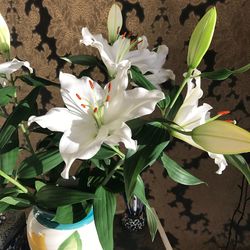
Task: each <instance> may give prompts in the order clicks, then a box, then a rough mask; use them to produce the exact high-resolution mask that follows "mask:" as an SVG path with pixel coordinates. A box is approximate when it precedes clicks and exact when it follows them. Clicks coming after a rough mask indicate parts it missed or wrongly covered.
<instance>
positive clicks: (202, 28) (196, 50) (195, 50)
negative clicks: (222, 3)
mask: <svg viewBox="0 0 250 250" xmlns="http://www.w3.org/2000/svg"><path fill="white" fill-rule="evenodd" d="M216 18H217V13H216V9H215V7H214V8H212V9H210V10H209V11H208V12H207V13H206V14H205V16H203V17H202V19H201V20H200V21H199V22H198V24H197V25H196V27H195V29H194V31H193V33H192V36H191V38H190V42H189V46H188V55H187V64H188V67H189V68H191V69H195V68H197V67H198V65H199V64H200V62H201V60H202V58H203V56H204V55H205V53H206V52H207V50H208V48H209V46H210V43H211V41H212V38H213V34H214V28H215V24H216Z"/></svg>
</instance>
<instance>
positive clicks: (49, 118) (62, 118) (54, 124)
mask: <svg viewBox="0 0 250 250" xmlns="http://www.w3.org/2000/svg"><path fill="white" fill-rule="evenodd" d="M77 119H79V117H77V116H75V115H73V114H71V113H70V112H69V110H68V109H66V108H52V109H50V110H49V111H48V112H47V114H45V115H42V116H31V117H30V118H29V120H28V126H30V124H31V123H33V122H36V123H38V124H39V125H40V126H41V127H42V128H48V129H49V130H51V131H58V132H65V131H66V130H68V129H69V128H70V127H71V125H72V122H73V120H77Z"/></svg>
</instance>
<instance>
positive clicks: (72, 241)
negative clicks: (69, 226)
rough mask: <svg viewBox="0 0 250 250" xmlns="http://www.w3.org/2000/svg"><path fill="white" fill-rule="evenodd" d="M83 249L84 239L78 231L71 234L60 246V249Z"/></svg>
mask: <svg viewBox="0 0 250 250" xmlns="http://www.w3.org/2000/svg"><path fill="white" fill-rule="evenodd" d="M73 249H74V250H82V241H81V238H80V235H79V233H78V232H77V231H75V232H74V233H73V234H71V235H70V236H69V237H68V238H67V239H66V240H65V241H64V242H63V243H62V244H61V245H60V246H59V248H58V250H73Z"/></svg>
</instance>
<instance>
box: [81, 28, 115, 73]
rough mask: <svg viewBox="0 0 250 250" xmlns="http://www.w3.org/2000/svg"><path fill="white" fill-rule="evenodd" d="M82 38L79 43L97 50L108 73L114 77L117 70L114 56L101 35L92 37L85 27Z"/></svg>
mask: <svg viewBox="0 0 250 250" xmlns="http://www.w3.org/2000/svg"><path fill="white" fill-rule="evenodd" d="M82 37H83V39H82V40H80V42H81V43H83V44H85V45H86V46H91V47H94V48H97V49H98V51H99V53H100V55H101V58H102V60H103V62H104V64H105V65H106V67H107V69H108V71H109V72H110V74H111V75H114V73H116V68H117V65H116V63H115V58H116V55H114V53H113V52H112V46H110V45H109V44H108V42H107V40H106V39H104V38H103V37H102V35H92V34H91V33H90V32H89V30H88V28H86V27H84V28H82Z"/></svg>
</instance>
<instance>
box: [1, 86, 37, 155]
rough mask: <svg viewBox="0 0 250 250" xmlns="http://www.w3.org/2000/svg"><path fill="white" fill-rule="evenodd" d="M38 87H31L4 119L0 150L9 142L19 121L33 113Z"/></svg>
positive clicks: (26, 118)
mask: <svg viewBox="0 0 250 250" xmlns="http://www.w3.org/2000/svg"><path fill="white" fill-rule="evenodd" d="M39 90H40V88H35V89H33V90H32V91H31V92H30V93H29V94H28V95H27V96H26V97H25V98H24V99H23V100H22V101H21V102H20V103H19V105H18V106H17V107H16V108H15V109H14V111H13V112H12V113H11V114H10V116H9V117H8V118H7V120H6V121H5V123H4V125H3V126H2V128H1V130H0V151H1V150H2V149H3V148H4V146H5V145H6V144H7V143H8V142H9V140H10V138H11V136H12V135H13V133H14V132H15V131H16V130H17V128H18V125H19V123H20V122H21V121H24V120H28V118H29V117H30V116H31V115H33V114H35V110H36V102H35V100H36V98H37V96H38V94H39Z"/></svg>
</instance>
